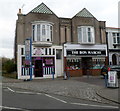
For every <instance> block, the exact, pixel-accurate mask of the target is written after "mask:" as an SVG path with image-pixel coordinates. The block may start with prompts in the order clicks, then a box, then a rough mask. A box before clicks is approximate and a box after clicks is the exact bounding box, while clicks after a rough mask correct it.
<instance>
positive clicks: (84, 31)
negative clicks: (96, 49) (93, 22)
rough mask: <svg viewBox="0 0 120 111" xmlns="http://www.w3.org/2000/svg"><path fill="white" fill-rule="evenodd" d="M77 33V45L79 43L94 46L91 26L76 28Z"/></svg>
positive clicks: (93, 32) (93, 31)
mask: <svg viewBox="0 0 120 111" xmlns="http://www.w3.org/2000/svg"><path fill="white" fill-rule="evenodd" d="M89 29H90V30H89ZM77 31H78V33H77V36H78V43H81V44H95V30H94V27H92V26H78V27H77ZM89 34H90V36H89ZM85 37H86V38H85ZM89 37H90V38H89Z"/></svg>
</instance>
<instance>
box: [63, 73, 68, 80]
mask: <svg viewBox="0 0 120 111" xmlns="http://www.w3.org/2000/svg"><path fill="white" fill-rule="evenodd" d="M64 80H67V76H66V72H64Z"/></svg>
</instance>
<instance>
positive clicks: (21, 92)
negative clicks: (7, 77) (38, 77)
mask: <svg viewBox="0 0 120 111" xmlns="http://www.w3.org/2000/svg"><path fill="white" fill-rule="evenodd" d="M6 88H7V89H8V90H10V91H11V92H14V93H20V94H38V95H40V94H41V93H34V92H21V91H14V90H13V89H11V88H9V87H6Z"/></svg>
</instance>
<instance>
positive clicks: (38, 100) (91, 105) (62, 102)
mask: <svg viewBox="0 0 120 111" xmlns="http://www.w3.org/2000/svg"><path fill="white" fill-rule="evenodd" d="M0 107H2V109H3V110H2V111H7V110H8V111H10V110H12V111H13V110H15V111H34V110H35V109H38V111H39V110H40V109H74V110H75V109H82V110H83V111H84V109H89V110H90V109H101V110H102V109H108V111H119V110H118V106H117V105H110V104H103V103H97V102H91V101H86V100H81V99H75V98H70V97H64V96H58V95H53V94H45V93H36V92H30V91H27V90H21V89H15V88H9V87H4V88H3V97H2V106H0ZM89 110H88V111H89Z"/></svg>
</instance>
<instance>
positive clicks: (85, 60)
mask: <svg viewBox="0 0 120 111" xmlns="http://www.w3.org/2000/svg"><path fill="white" fill-rule="evenodd" d="M91 67H92V57H82V70H83V75H91V71H90V68H91Z"/></svg>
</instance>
